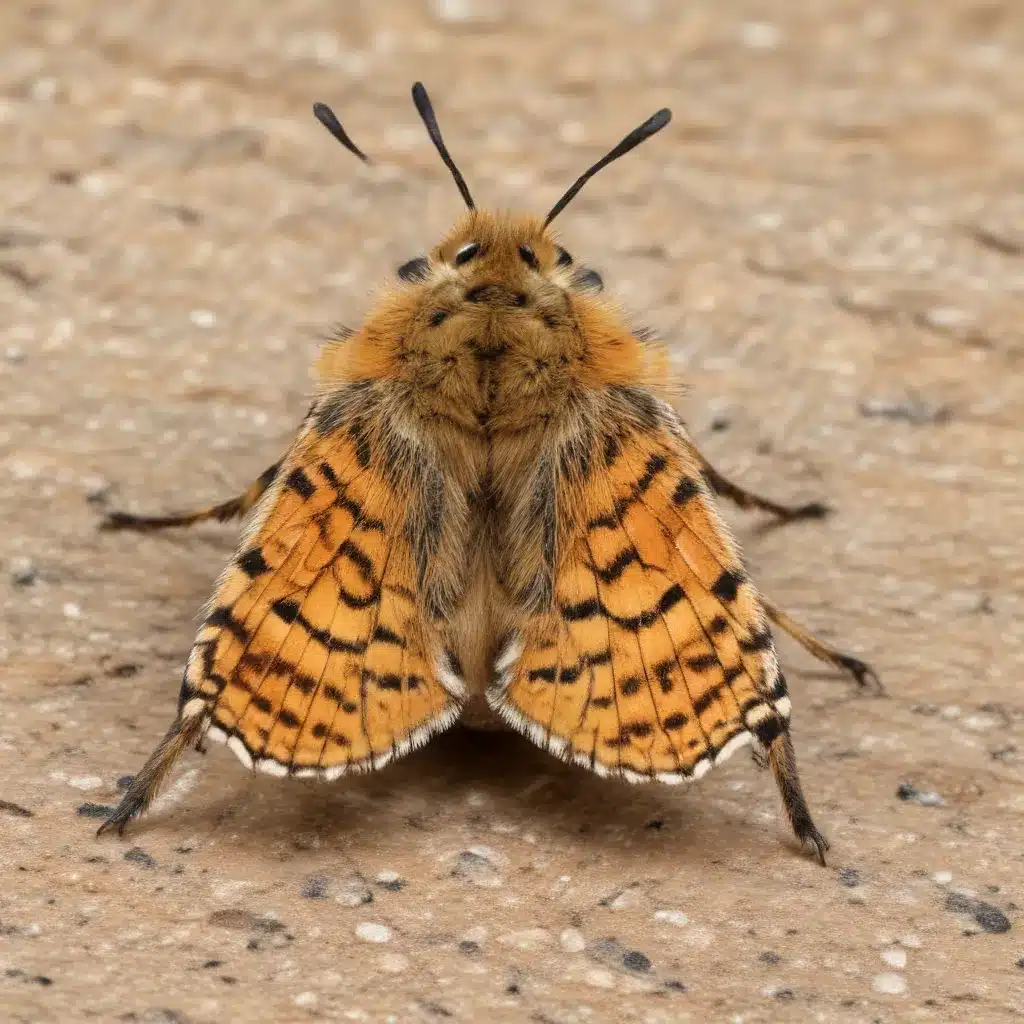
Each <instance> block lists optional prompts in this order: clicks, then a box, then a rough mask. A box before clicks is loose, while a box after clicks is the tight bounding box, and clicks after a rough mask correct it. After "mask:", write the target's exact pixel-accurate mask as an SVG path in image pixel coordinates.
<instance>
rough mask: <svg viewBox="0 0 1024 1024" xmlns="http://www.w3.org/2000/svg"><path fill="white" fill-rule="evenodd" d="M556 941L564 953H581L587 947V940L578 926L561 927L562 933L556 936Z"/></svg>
mask: <svg viewBox="0 0 1024 1024" xmlns="http://www.w3.org/2000/svg"><path fill="white" fill-rule="evenodd" d="M558 941H559V942H560V943H561V946H562V949H564V950H565V951H566V953H582V952H583V950H584V949H586V948H587V940H586V939H585V938H584V937H583V932H581V931H580V930H579V928H565V929H563V931H562V934H561V935H559V936H558Z"/></svg>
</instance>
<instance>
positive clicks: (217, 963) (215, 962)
mask: <svg viewBox="0 0 1024 1024" xmlns="http://www.w3.org/2000/svg"><path fill="white" fill-rule="evenodd" d="M222 963H224V961H223V960H207V961H206V963H205V964H203V967H205V968H207V969H209V968H212V967H220V965H221V964H222Z"/></svg>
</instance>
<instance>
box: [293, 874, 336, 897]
mask: <svg viewBox="0 0 1024 1024" xmlns="http://www.w3.org/2000/svg"><path fill="white" fill-rule="evenodd" d="M329 887H330V879H329V878H328V877H327V876H326V875H310V877H309V878H307V879H306V881H305V882H303V883H302V888H301V889H300V890H299V895H300V896H302V897H303V898H304V899H307V900H325V899H327V890H328V888H329Z"/></svg>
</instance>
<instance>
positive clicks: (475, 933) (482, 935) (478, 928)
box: [462, 924, 487, 946]
mask: <svg viewBox="0 0 1024 1024" xmlns="http://www.w3.org/2000/svg"><path fill="white" fill-rule="evenodd" d="M486 939H487V929H486V928H485V927H484V926H483V925H482V924H478V925H474V926H473V927H472V928H467V929H466V931H465V932H464V933H463V935H462V941H463V942H475V943H476V944H477V945H478V946H479V945H481V944H482V943H483V942H484V941H485V940H486Z"/></svg>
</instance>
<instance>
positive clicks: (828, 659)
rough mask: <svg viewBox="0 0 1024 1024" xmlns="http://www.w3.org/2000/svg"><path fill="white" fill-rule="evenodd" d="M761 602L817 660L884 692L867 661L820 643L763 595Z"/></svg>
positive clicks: (875, 689) (859, 684)
mask: <svg viewBox="0 0 1024 1024" xmlns="http://www.w3.org/2000/svg"><path fill="white" fill-rule="evenodd" d="M761 603H762V604H763V605H764V610H765V614H766V615H767V616H768V618H769V619H771V620H772V622H774V623H775V625H776V626H778V627H779V628H780V629H783V630H785V631H786V632H787V633H788V634H789V635H790V636H791V637H792V638H793V639H794V640H795V641H796V642H797V643H798V644H800V646H801V647H803V649H804V650H805V651H809V652H810V653H811V654H813V655H814V657H816V658H817V659H818V660H819V661H824V662H825V663H826V664H828V665H832V666H834V667H835V668H838V669H841V670H842V671H843V672H849V673H850V675H852V676H853V678H854V679H855V680H856V681H857V685H858V686H860V687H862V688H867V687H871V688H872V689H873V690H874V691H875V693H878V694H882V693H885V687H884V686H882V680H881V679H879V678H878V673H877V672H875V670H874V669H873V668H872V667H871V666H870V665H869V664H867V662H864V661H861V660H860V658H855V657H853V655H851V654H844V653H843V652H842V651H837V650H836V649H835V648H834V647H829V646H828V644H825V643H822V642H821V641H820V640H819V639H818V638H817V637H816V636H815V635H814V634H813V633H811V632H810V630H808V629H807V628H806V627H805V626H801V625H800V623H799V622H795V621H794V620H793V619H791V618H790V617H789V616H788V615H787V614H786V613H785V612H784V611H783V610H782V609H781V608H779V607H777V606H776V605H774V604H772V602H771V601H769V600H767V599H766V598H765V597H764V596H762V598H761Z"/></svg>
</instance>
